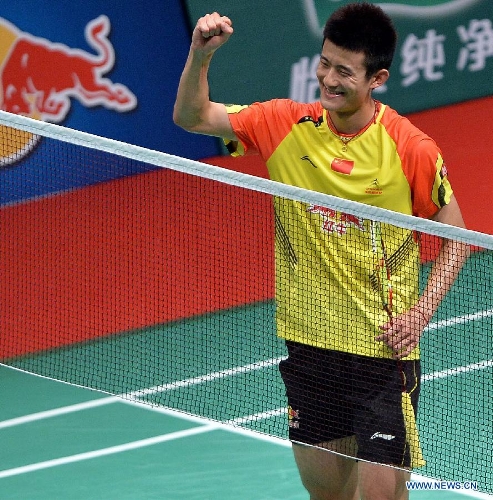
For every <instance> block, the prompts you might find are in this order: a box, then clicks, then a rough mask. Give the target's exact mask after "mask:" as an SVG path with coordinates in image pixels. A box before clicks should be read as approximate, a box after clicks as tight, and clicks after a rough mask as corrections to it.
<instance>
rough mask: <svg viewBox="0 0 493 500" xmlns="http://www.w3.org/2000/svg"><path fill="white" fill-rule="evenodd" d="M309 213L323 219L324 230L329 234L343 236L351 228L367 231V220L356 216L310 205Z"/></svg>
mask: <svg viewBox="0 0 493 500" xmlns="http://www.w3.org/2000/svg"><path fill="white" fill-rule="evenodd" d="M307 212H309V213H311V214H318V215H320V216H321V217H322V230H323V231H325V232H327V233H329V234H336V235H338V236H343V235H345V234H346V233H347V230H348V229H349V228H350V227H353V228H356V229H359V230H360V231H365V219H363V218H362V217H358V216H356V215H352V214H348V213H344V212H338V211H337V210H334V209H333V208H327V207H322V206H320V205H310V206H309V207H308V208H307Z"/></svg>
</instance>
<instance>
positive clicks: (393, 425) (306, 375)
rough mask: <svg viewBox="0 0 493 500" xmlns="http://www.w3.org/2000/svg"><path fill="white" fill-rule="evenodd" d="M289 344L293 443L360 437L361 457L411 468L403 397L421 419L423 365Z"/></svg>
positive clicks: (285, 373)
mask: <svg viewBox="0 0 493 500" xmlns="http://www.w3.org/2000/svg"><path fill="white" fill-rule="evenodd" d="M286 344H287V348H288V353H289V357H288V358H287V359H286V360H283V361H281V363H280V365H279V369H280V372H281V376H282V378H283V380H284V384H285V386H286V393H287V397H288V405H289V408H288V417H289V438H290V440H291V441H293V442H298V443H306V444H311V445H317V444H321V443H327V442H330V441H333V440H336V439H341V438H344V437H349V436H355V437H356V443H357V450H358V451H357V455H356V456H357V458H360V459H363V460H368V461H371V462H378V463H384V464H390V465H396V466H402V467H410V465H411V460H410V450H409V444H408V442H407V440H406V426H405V421H404V413H403V406H402V392H403V388H404V387H405V389H406V390H407V392H408V393H409V394H410V396H411V402H412V405H413V408H414V415H416V412H417V400H418V395H419V379H420V362H419V361H397V360H393V359H380V358H370V357H366V356H358V355H355V354H349V353H344V352H338V351H331V350H327V349H318V348H316V347H311V346H307V345H303V344H297V343H295V342H290V341H288V342H286ZM342 452H343V453H344V451H342ZM348 454H349V451H348Z"/></svg>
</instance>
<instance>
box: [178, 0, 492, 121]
mask: <svg viewBox="0 0 493 500" xmlns="http://www.w3.org/2000/svg"><path fill="white" fill-rule="evenodd" d="M348 3H350V2H349V1H344V0H342V1H341V0H293V1H291V2H282V1H279V0H278V1H270V2H261V1H259V0H256V1H251V2H248V3H241V4H240V3H238V4H237V3H233V2H230V1H227V0H218V1H214V2H212V1H210V0H193V1H191V0H189V1H188V2H187V5H188V10H189V14H190V17H191V22H192V23H193V25H195V23H196V20H197V19H198V18H199V17H200V16H201V15H203V14H205V13H207V12H210V11H213V10H216V11H218V12H219V13H221V14H223V15H227V16H229V17H230V18H231V20H232V21H233V27H234V29H235V32H234V35H233V37H231V39H230V41H229V42H228V44H226V45H225V46H224V47H222V48H221V49H220V51H221V52H220V53H219V52H218V53H217V54H216V56H215V60H214V63H213V66H212V69H211V92H212V95H213V97H214V98H215V99H216V100H219V101H222V102H232V103H238V104H248V103H250V102H252V101H255V100H265V99H270V98H274V97H291V98H292V99H295V100H297V101H301V102H309V101H313V100H316V99H318V83H317V81H316V79H315V69H316V66H317V64H318V60H319V55H320V50H321V45H322V31H323V27H324V24H325V21H326V20H327V18H328V17H329V16H330V14H331V13H332V12H333V11H334V10H335V9H337V8H338V7H340V6H342V5H345V4H348ZM370 3H375V4H379V5H380V6H381V7H382V8H383V9H384V10H385V11H386V12H387V13H388V14H389V15H390V16H391V17H392V19H393V21H394V24H395V26H396V28H397V31H398V33H399V40H398V46H397V51H396V55H395V58H394V63H393V65H392V68H391V78H390V80H389V81H388V83H387V85H386V86H385V87H384V88H383V89H381V90H380V92H379V94H376V97H377V98H379V99H381V100H382V101H384V102H386V103H387V104H389V105H391V106H392V107H394V108H395V109H397V110H398V111H399V112H401V113H410V112H415V111H421V110H425V109H430V108H434V107H437V106H442V105H446V104H452V103H456V102H461V101H466V100H470V99H475V98H479V97H484V96H487V95H490V94H492V93H493V87H492V85H491V75H492V72H493V24H492V20H493V2H492V1H491V0H441V1H440V0H397V1H389V0H384V1H382V0H380V1H378V2H370Z"/></svg>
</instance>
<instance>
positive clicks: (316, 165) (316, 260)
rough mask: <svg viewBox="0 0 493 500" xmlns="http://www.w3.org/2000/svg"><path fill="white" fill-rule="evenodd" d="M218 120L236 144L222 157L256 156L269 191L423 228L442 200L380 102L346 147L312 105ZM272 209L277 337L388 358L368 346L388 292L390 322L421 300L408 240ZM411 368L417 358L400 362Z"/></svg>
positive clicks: (280, 105)
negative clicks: (394, 216)
mask: <svg viewBox="0 0 493 500" xmlns="http://www.w3.org/2000/svg"><path fill="white" fill-rule="evenodd" d="M227 109H228V113H229V118H230V121H231V125H232V127H233V130H234V132H235V134H236V136H237V137H238V139H239V142H238V143H236V142H235V143H232V142H230V143H227V146H228V149H229V150H230V152H231V153H232V154H233V155H241V154H250V153H258V154H260V155H261V156H262V158H263V159H264V160H265V162H266V165H267V168H268V171H269V176H270V178H271V179H272V180H275V181H279V182H283V183H285V184H291V185H295V186H299V187H303V188H306V189H310V190H313V191H319V192H323V193H326V194H330V195H334V196H337V197H340V198H345V199H348V200H353V201H358V202H362V203H366V204H369V205H374V206H379V207H382V208H386V209H389V210H393V211H396V212H401V213H404V214H410V215H416V216H419V217H425V218H429V217H431V216H432V215H434V214H435V213H436V212H437V211H438V210H439V208H440V207H442V206H443V205H445V204H447V203H448V202H449V201H450V197H451V194H452V190H451V187H450V184H449V182H448V180H447V175H446V168H445V165H444V163H443V159H442V155H441V152H440V150H439V148H438V147H437V145H436V144H435V142H434V141H433V140H432V139H430V138H429V137H428V136H427V135H426V134H424V133H423V132H421V131H420V130H419V129H417V128H416V127H414V126H413V125H412V124H411V123H410V122H409V120H407V119H406V118H404V117H402V116H400V115H399V114H398V113H397V112H396V111H394V110H393V109H391V108H390V107H388V106H386V105H383V104H381V103H377V108H376V109H377V111H376V114H375V117H374V120H373V121H372V122H371V123H370V124H369V125H368V127H366V128H365V129H364V130H363V131H362V132H360V133H359V134H357V135H355V136H353V137H348V136H341V134H339V133H338V132H337V131H336V130H335V129H334V127H333V126H332V124H331V122H330V118H329V117H328V113H327V111H326V110H325V109H323V108H322V106H321V104H320V103H319V102H317V103H310V104H301V103H296V102H294V101H291V100H288V99H277V100H272V101H268V102H264V103H255V104H252V105H250V106H228V107H227ZM274 206H275V216H276V299H277V329H278V334H279V335H280V336H281V337H283V338H285V339H288V340H293V341H296V342H301V343H305V344H309V345H313V346H316V347H321V348H327V349H335V350H339V351H344V352H350V353H354V354H361V355H366V356H374V357H388V358H390V357H391V356H392V352H391V351H390V349H389V348H388V347H386V346H385V345H384V344H383V343H381V342H376V341H375V340H374V337H375V336H376V335H378V334H379V332H380V331H379V325H382V324H384V323H385V322H387V321H388V315H387V313H386V311H385V310H384V308H383V303H385V301H386V300H387V298H388V297H387V294H388V289H389V288H391V289H392V299H391V300H392V311H393V313H394V314H398V313H399V312H402V311H404V310H406V309H408V308H410V307H412V305H413V304H414V303H415V302H416V300H417V298H418V293H419V276H418V271H419V249H418V242H417V241H416V238H415V237H414V235H413V232H412V231H409V230H405V229H401V228H397V227H395V226H391V225H388V224H376V223H374V222H372V221H369V220H366V219H363V218H360V217H355V216H353V215H350V214H345V213H340V212H337V211H335V210H332V209H327V208H325V207H319V206H313V205H307V204H306V203H301V202H296V201H292V200H289V199H285V198H275V199H274ZM382 254H384V255H385V256H386V259H385V263H386V265H385V269H384V270H382V267H381V266H380V264H381V261H382ZM417 357H419V353H418V350H415V351H414V352H413V353H412V354H411V355H410V356H409V357H408V358H407V359H416V358H417Z"/></svg>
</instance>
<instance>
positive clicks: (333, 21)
mask: <svg viewBox="0 0 493 500" xmlns="http://www.w3.org/2000/svg"><path fill="white" fill-rule="evenodd" d="M325 40H329V41H330V42H332V43H333V44H334V45H337V46H338V47H341V48H343V49H346V50H349V51H351V52H363V53H364V54H365V65H366V76H367V78H369V77H370V76H371V75H373V74H374V73H376V72H377V71H378V70H380V69H387V70H388V69H389V68H390V66H391V64H392V60H393V58H394V53H395V47H396V45H397V32H396V30H395V28H394V25H393V23H392V20H391V19H390V17H389V16H388V15H387V14H386V13H385V12H384V11H383V10H382V9H381V7H379V6H378V5H374V4H369V3H367V2H362V3H350V4H348V5H345V6H343V7H341V8H339V9H337V10H336V11H335V12H334V13H333V14H332V15H331V16H330V17H329V19H328V20H327V23H326V24H325V28H324V42H325Z"/></svg>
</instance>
